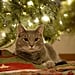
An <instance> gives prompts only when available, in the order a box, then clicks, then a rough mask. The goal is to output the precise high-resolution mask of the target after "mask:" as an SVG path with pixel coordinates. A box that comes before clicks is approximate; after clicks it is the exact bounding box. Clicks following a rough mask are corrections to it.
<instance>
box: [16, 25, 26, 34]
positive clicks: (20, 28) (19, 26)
mask: <svg viewBox="0 0 75 75" xmlns="http://www.w3.org/2000/svg"><path fill="white" fill-rule="evenodd" d="M22 32H26V30H25V29H24V27H23V26H22V25H18V27H17V33H18V34H21V33H22Z"/></svg>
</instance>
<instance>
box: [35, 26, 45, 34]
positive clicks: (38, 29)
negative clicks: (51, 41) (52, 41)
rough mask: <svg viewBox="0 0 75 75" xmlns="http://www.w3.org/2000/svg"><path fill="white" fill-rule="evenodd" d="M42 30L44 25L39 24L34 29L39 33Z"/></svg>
mask: <svg viewBox="0 0 75 75" xmlns="http://www.w3.org/2000/svg"><path fill="white" fill-rule="evenodd" d="M43 30H44V25H40V26H39V27H38V28H37V29H36V31H37V32H39V33H41V34H43Z"/></svg>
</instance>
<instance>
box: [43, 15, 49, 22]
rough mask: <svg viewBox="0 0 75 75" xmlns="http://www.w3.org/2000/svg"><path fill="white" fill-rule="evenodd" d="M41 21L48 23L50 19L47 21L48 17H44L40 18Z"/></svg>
mask: <svg viewBox="0 0 75 75" xmlns="http://www.w3.org/2000/svg"><path fill="white" fill-rule="evenodd" d="M42 21H45V22H48V21H50V19H49V17H48V16H47V15H44V16H43V17H42Z"/></svg>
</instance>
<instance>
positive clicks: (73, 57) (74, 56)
mask: <svg viewBox="0 0 75 75" xmlns="http://www.w3.org/2000/svg"><path fill="white" fill-rule="evenodd" d="M59 55H60V57H61V58H62V59H64V60H68V61H75V54H59Z"/></svg>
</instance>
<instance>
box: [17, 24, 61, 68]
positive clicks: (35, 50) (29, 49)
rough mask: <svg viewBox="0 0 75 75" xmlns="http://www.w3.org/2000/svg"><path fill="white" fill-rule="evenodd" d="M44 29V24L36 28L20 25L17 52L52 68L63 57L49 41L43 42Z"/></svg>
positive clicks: (31, 60) (33, 61) (27, 59)
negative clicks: (30, 28) (26, 27)
mask: <svg viewBox="0 0 75 75" xmlns="http://www.w3.org/2000/svg"><path fill="white" fill-rule="evenodd" d="M43 30H44V27H43V25H40V26H39V27H38V28H37V29H35V30H26V29H25V28H24V27H23V26H21V25H19V26H18V33H17V34H18V37H17V40H16V54H17V55H18V56H19V57H21V58H23V59H24V60H26V61H28V62H31V63H33V64H37V65H44V66H46V67H47V68H51V67H54V66H55V63H57V62H59V61H61V59H60V57H59V56H58V54H57V53H56V52H55V50H54V49H53V48H52V47H51V46H50V45H49V44H48V43H44V42H43Z"/></svg>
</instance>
